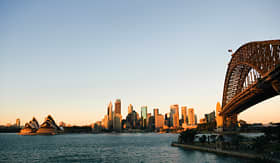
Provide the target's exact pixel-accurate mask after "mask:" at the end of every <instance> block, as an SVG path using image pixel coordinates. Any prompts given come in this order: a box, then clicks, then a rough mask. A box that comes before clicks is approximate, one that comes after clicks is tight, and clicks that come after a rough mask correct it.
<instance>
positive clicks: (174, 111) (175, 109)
mask: <svg viewBox="0 0 280 163" xmlns="http://www.w3.org/2000/svg"><path fill="white" fill-rule="evenodd" d="M170 119H171V123H172V126H173V127H174V128H177V127H179V105H178V104H174V105H171V106H170Z"/></svg>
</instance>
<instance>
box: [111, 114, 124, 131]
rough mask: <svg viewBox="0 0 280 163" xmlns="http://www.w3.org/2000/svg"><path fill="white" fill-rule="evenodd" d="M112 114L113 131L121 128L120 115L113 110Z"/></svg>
mask: <svg viewBox="0 0 280 163" xmlns="http://www.w3.org/2000/svg"><path fill="white" fill-rule="evenodd" d="M113 115H114V116H113V117H114V118H113V128H114V130H115V131H120V130H121V129H122V115H121V114H119V113H115V112H114V113H113Z"/></svg>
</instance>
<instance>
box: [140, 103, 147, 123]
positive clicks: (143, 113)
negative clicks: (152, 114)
mask: <svg viewBox="0 0 280 163" xmlns="http://www.w3.org/2000/svg"><path fill="white" fill-rule="evenodd" d="M147 110H148V107H147V106H141V123H142V125H141V126H142V127H143V128H146V127H147Z"/></svg>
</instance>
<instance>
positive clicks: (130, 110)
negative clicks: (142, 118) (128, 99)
mask: <svg viewBox="0 0 280 163" xmlns="http://www.w3.org/2000/svg"><path fill="white" fill-rule="evenodd" d="M132 111H133V106H132V105H131V104H129V106H128V113H127V114H130V113H132Z"/></svg>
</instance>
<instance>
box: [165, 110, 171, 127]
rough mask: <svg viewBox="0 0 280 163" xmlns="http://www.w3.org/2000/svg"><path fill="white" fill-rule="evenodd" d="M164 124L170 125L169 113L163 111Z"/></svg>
mask: <svg viewBox="0 0 280 163" xmlns="http://www.w3.org/2000/svg"><path fill="white" fill-rule="evenodd" d="M164 124H165V126H167V127H170V126H171V125H170V113H165V117H164Z"/></svg>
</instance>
